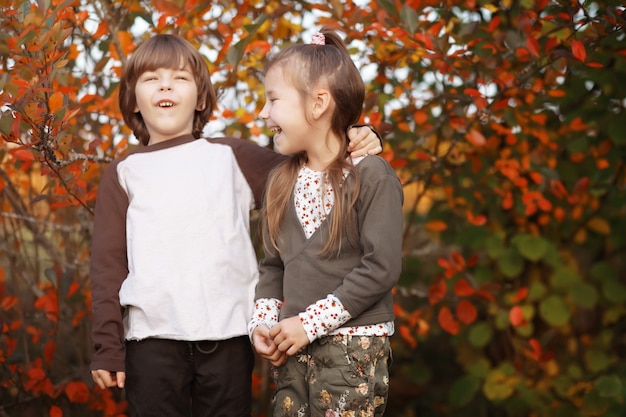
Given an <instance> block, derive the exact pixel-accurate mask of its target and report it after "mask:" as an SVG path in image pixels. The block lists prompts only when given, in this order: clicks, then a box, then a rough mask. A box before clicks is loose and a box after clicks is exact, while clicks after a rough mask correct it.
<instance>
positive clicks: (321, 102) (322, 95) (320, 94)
mask: <svg viewBox="0 0 626 417" xmlns="http://www.w3.org/2000/svg"><path fill="white" fill-rule="evenodd" d="M331 102H332V96H331V95H330V91H328V90H327V89H325V88H320V89H318V90H316V91H315V92H314V94H313V103H312V108H311V113H312V116H313V119H314V120H317V119H319V118H320V117H322V116H323V115H324V113H326V111H327V110H328V109H329V108H330V105H331Z"/></svg>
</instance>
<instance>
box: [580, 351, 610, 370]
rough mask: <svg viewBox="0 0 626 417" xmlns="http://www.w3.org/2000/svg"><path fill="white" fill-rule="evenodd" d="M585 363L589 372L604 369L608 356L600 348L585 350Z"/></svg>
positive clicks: (607, 363) (607, 364)
mask: <svg viewBox="0 0 626 417" xmlns="http://www.w3.org/2000/svg"><path fill="white" fill-rule="evenodd" d="M585 364H586V365H587V369H589V371H591V372H600V371H604V370H605V369H606V368H607V367H608V366H609V357H608V355H607V354H606V352H604V351H602V350H597V349H590V350H588V351H587V352H585Z"/></svg>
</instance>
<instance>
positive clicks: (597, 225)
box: [587, 217, 611, 235]
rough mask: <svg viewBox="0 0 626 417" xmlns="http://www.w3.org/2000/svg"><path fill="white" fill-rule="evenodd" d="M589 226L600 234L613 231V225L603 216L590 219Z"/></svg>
mask: <svg viewBox="0 0 626 417" xmlns="http://www.w3.org/2000/svg"><path fill="white" fill-rule="evenodd" d="M587 228H588V229H589V230H591V231H593V232H596V233H597V234H599V235H608V234H610V233H611V225H610V224H609V222H608V221H606V219H603V218H602V217H592V218H591V219H589V221H588V222H587Z"/></svg>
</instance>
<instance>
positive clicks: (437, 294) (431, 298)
mask: <svg viewBox="0 0 626 417" xmlns="http://www.w3.org/2000/svg"><path fill="white" fill-rule="evenodd" d="M446 292H448V286H447V285H446V283H445V281H444V280H442V279H440V280H438V281H437V282H434V283H433V284H431V286H430V287H428V302H429V303H430V304H436V303H438V302H439V301H441V299H442V298H443V297H445V296H446Z"/></svg>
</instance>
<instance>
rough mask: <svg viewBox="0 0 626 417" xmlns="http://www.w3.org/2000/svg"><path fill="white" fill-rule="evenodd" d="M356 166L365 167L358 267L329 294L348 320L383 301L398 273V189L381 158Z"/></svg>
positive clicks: (359, 221) (359, 202)
mask: <svg viewBox="0 0 626 417" xmlns="http://www.w3.org/2000/svg"><path fill="white" fill-rule="evenodd" d="M360 164H367V168H365V171H361V179H362V182H361V189H360V192H359V199H358V214H357V217H358V227H359V230H360V245H361V250H362V257H361V263H360V265H359V266H358V267H356V268H354V269H353V270H352V271H351V272H350V273H348V274H347V275H346V276H345V277H344V279H343V282H342V284H341V285H340V286H339V287H338V288H337V289H336V290H335V291H334V292H333V294H334V295H335V296H336V297H337V298H339V300H340V301H341V303H342V304H343V306H344V307H345V308H346V309H347V310H348V312H349V313H350V315H351V316H352V317H357V316H358V315H359V314H361V313H362V312H363V311H365V310H366V309H367V308H369V307H371V306H372V305H374V304H375V303H376V302H378V301H379V300H380V299H381V298H382V297H384V296H385V295H386V294H387V293H388V292H389V291H390V290H391V289H392V288H393V287H394V286H395V285H396V283H397V281H398V278H399V277H400V272H401V270H402V225H403V215H402V202H403V199H404V196H403V192H402V185H401V184H400V180H399V179H398V177H397V176H396V174H395V172H394V171H393V169H392V168H391V167H390V166H389V164H387V162H386V161H384V160H383V159H382V158H380V157H377V156H368V157H367V158H366V159H365V160H363V161H362V162H360ZM360 164H359V165H360Z"/></svg>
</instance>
